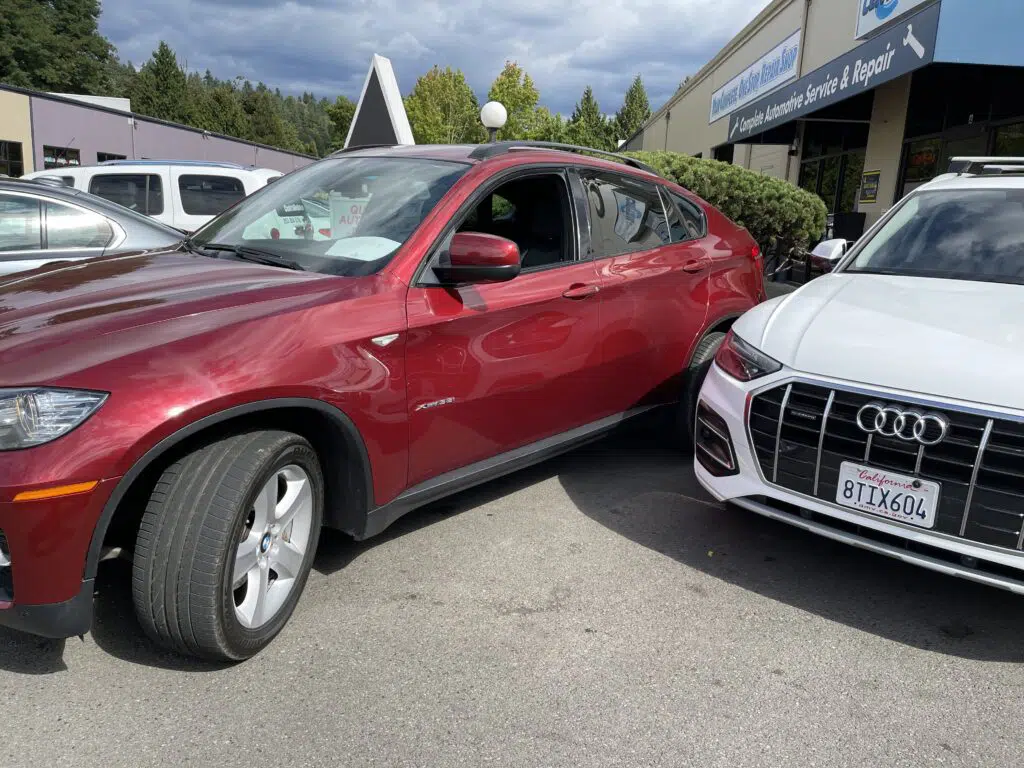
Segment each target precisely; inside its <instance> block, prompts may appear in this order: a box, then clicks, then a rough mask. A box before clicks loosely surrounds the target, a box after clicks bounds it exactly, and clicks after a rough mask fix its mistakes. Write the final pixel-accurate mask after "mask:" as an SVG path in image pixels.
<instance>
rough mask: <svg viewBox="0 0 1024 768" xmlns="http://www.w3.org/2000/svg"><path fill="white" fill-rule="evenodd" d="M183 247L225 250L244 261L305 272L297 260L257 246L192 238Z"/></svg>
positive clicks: (201, 249) (198, 249)
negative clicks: (201, 241) (194, 240)
mask: <svg viewBox="0 0 1024 768" xmlns="http://www.w3.org/2000/svg"><path fill="white" fill-rule="evenodd" d="M185 247H186V248H188V249H189V250H194V251H204V250H205V251H225V252H227V253H230V254H232V255H233V256H237V257H238V258H240V259H244V260H245V261H253V262H256V263H257V264H268V265H270V266H272V267H284V268H285V269H294V270H297V271H299V272H305V271H306V268H305V267H304V266H302V265H301V264H299V263H298V262H297V261H292V260H291V259H285V258H283V257H281V256H278V255H277V254H276V253H270V252H269V251H262V250H260V249H259V248H249V247H247V246H243V245H228V244H227V243H195V242H193V241H192V240H186V241H185Z"/></svg>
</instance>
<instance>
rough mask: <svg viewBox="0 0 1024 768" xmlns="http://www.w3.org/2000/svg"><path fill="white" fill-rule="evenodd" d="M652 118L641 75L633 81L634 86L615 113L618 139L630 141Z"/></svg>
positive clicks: (630, 87) (627, 92)
mask: <svg viewBox="0 0 1024 768" xmlns="http://www.w3.org/2000/svg"><path fill="white" fill-rule="evenodd" d="M650 116H651V103H650V102H649V101H648V100H647V90H646V89H645V88H644V83H643V80H641V79H640V75H637V76H636V77H635V78H634V79H633V84H632V85H630V86H629V90H628V91H626V98H625V99H624V100H623V102H622V107H621V108H620V109H619V111H618V112H616V113H615V131H616V134H617V135H616V136H615V137H614V138H616V139H623V140H625V139H628V138H630V137H631V136H632V135H633V134H634V133H636V132H637V131H639V130H640V129H641V128H642V127H643V124H644V123H646V122H647V120H648V119H649V118H650Z"/></svg>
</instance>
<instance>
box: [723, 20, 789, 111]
mask: <svg viewBox="0 0 1024 768" xmlns="http://www.w3.org/2000/svg"><path fill="white" fill-rule="evenodd" d="M799 59H800V30H799V29H798V30H797V31H796V32H794V33H793V34H792V35H790V36H789V37H788V38H786V39H785V40H783V41H782V42H781V43H779V44H778V45H777V46H775V47H774V48H773V49H772V50H770V51H769V52H768V53H766V54H765V55H764V56H762V57H761V58H760V59H758V60H757V61H755V62H754V63H753V64H751V65H750V66H749V67H747V68H746V69H745V70H743V71H742V72H740V73H739V74H738V75H736V77H734V78H733V79H732V80H730V81H729V82H728V83H726V84H725V85H723V86H722V87H721V88H719V89H718V90H717V91H715V92H714V93H713V94H711V118H710V120H709V121H708V122H711V123H713V122H715V121H716V120H720V119H721V118H723V117H725V116H726V115H728V114H729V113H730V112H734V111H735V110H737V109H739V108H740V107H742V106H744V105H746V104H749V103H750V102H752V101H753V100H754V99H757V98H760V97H761V96H764V95H765V94H766V93H768V92H769V91H771V90H772V89H773V88H778V87H779V86H780V85H784V84H785V83H788V82H789V81H791V80H793V79H794V78H796V76H797V74H798V72H797V63H798V61H799Z"/></svg>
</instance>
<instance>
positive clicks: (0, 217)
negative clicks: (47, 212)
mask: <svg viewBox="0 0 1024 768" xmlns="http://www.w3.org/2000/svg"><path fill="white" fill-rule="evenodd" d="M39 214H40V203H39V200H37V199H36V198H34V197H22V196H21V195H4V194H0V253H2V252H4V251H38V250H39V249H40V248H42V243H43V234H42V217H41V216H40V215H39Z"/></svg>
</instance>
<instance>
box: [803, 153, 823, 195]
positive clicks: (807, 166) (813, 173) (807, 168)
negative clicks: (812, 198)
mask: <svg viewBox="0 0 1024 768" xmlns="http://www.w3.org/2000/svg"><path fill="white" fill-rule="evenodd" d="M820 167H821V161H820V160H811V161H810V162H809V163H802V164H801V165H800V181H799V184H798V186H799V187H800V188H801V189H806V190H807V191H808V192H813V193H814V194H818V168H820Z"/></svg>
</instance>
